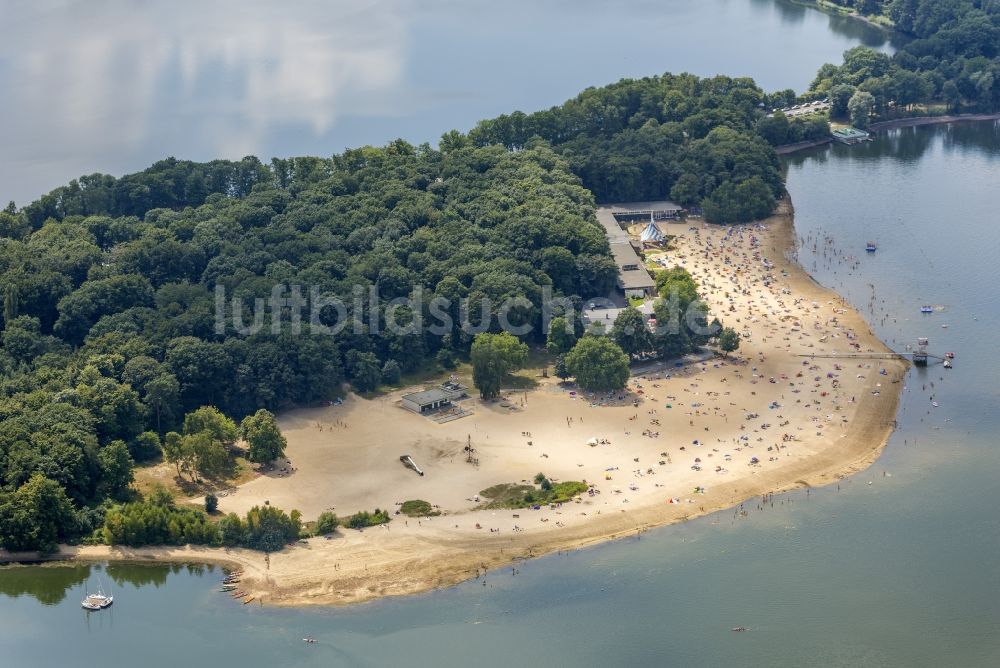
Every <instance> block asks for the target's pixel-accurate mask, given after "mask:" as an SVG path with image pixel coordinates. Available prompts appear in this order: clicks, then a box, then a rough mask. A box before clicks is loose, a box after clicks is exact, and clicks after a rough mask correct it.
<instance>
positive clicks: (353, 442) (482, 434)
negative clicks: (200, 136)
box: [58, 201, 906, 605]
mask: <svg viewBox="0 0 1000 668" xmlns="http://www.w3.org/2000/svg"><path fill="white" fill-rule="evenodd" d="M667 231H668V233H669V234H670V235H674V236H675V238H674V240H673V245H672V247H671V250H670V251H669V252H668V253H667V255H666V257H667V260H666V262H667V266H673V265H674V264H680V265H681V266H684V267H685V268H687V269H688V270H689V271H690V272H691V273H692V274H693V275H694V277H695V279H696V280H698V282H699V283H700V284H701V287H702V293H703V294H704V295H705V296H706V298H707V301H708V303H709V305H710V307H711V310H712V314H713V315H717V316H718V317H720V318H721V319H722V320H723V321H724V322H725V324H726V325H728V326H732V327H734V328H736V329H737V331H739V332H741V333H742V334H743V335H744V340H743V341H742V345H741V348H740V350H739V351H738V352H737V353H735V354H734V355H732V356H731V357H730V359H727V360H724V359H721V358H715V359H708V360H706V361H704V362H693V363H689V364H686V365H685V366H683V367H677V366H675V365H674V364H672V363H671V364H668V365H667V364H662V363H661V364H659V365H651V366H649V367H646V368H644V369H643V370H642V371H641V372H637V373H636V374H635V375H634V376H633V378H632V379H631V380H630V382H629V386H628V389H627V391H626V392H623V393H620V394H616V395H615V396H613V397H588V396H584V395H583V394H576V393H575V392H574V390H575V389H576V388H575V387H563V386H560V385H559V384H558V383H557V382H555V379H540V384H539V386H538V388H537V389H534V390H530V391H527V392H523V391H519V392H512V393H510V394H508V395H507V396H506V397H505V401H504V402H502V403H492V404H484V403H482V402H480V401H479V400H478V399H477V398H473V399H469V400H467V401H466V402H465V404H466V406H467V408H468V409H469V410H471V411H472V415H470V416H467V417H464V418H462V419H458V420H454V421H452V422H447V423H444V424H438V423H436V422H434V421H432V420H429V419H427V418H426V417H422V416H419V415H416V414H413V413H411V412H408V411H406V410H404V409H403V408H401V407H400V406H399V404H398V401H399V397H400V395H401V394H402V392H397V393H394V394H390V395H387V396H383V397H379V398H377V399H374V400H365V399H361V398H358V397H356V396H350V397H348V398H347V399H346V400H345V402H344V403H343V404H342V405H336V406H328V407H323V408H311V409H300V410H295V411H292V412H290V413H287V414H284V415H282V416H280V424H281V427H282V429H283V431H284V433H285V435H286V436H287V438H288V443H289V445H288V450H287V455H288V460H289V463H288V464H287V465H286V467H285V468H286V469H287V470H286V471H285V472H284V473H283V472H282V471H281V470H280V469H279V470H278V471H276V472H275V473H273V474H268V475H261V476H259V477H257V478H256V479H254V480H252V481H250V482H248V483H246V484H244V485H242V486H241V487H239V488H238V489H237V490H236V491H235V492H234V493H231V494H227V495H226V496H224V497H223V498H221V499H220V510H222V511H224V512H230V511H232V512H237V513H243V512H245V511H246V510H247V509H249V508H250V507H251V506H253V505H258V504H262V503H264V502H265V501H267V502H269V503H270V504H271V505H274V506H277V507H280V508H284V509H292V508H298V509H299V510H300V511H301V512H302V513H303V515H304V517H305V518H307V519H313V518H315V517H316V516H317V515H318V514H319V513H320V512H322V511H324V510H333V511H334V512H336V513H337V514H338V515H339V516H341V517H343V516H347V515H350V514H353V513H355V512H357V511H359V510H371V509H373V508H375V507H380V508H388V509H389V510H390V512H394V511H395V510H396V509H397V508H398V504H400V503H401V502H403V501H405V500H408V499H423V500H426V501H428V502H430V503H431V504H433V505H434V506H436V508H437V509H438V510H439V511H440V512H441V513H442V514H441V515H440V516H436V517H432V518H407V517H405V516H403V515H398V516H395V518H394V520H393V521H392V522H391V523H390V524H388V525H385V526H382V527H374V528H369V529H365V530H364V531H355V530H351V529H344V528H341V529H339V530H338V531H337V533H336V534H334V535H333V536H332V537H330V538H329V539H327V538H313V539H310V540H308V541H303V542H300V543H299V544H296V545H295V546H292V547H289V548H287V549H285V550H284V551H282V552H280V553H276V554H272V555H270V557H269V558H265V556H264V555H263V554H261V553H257V552H251V551H247V550H228V549H210V548H159V549H158V548H146V549H122V548H111V547H104V546H94V547H89V546H88V547H80V548H68V549H66V550H64V551H63V553H61V554H60V555H58V556H60V557H62V558H65V557H75V558H80V559H94V560H102V559H133V560H169V561H199V562H202V561H203V562H212V563H225V564H230V565H233V566H238V567H239V568H241V569H242V570H243V571H244V575H243V585H245V587H244V588H245V589H247V590H248V591H250V592H252V593H253V594H254V595H255V596H257V597H258V598H259V599H261V600H262V602H263V604H264V605H307V604H323V605H329V604H348V603H355V602H359V601H365V600H369V599H373V598H378V597H383V596H395V595H404V594H412V593H416V592H422V591H427V590H430V589H434V588H438V587H443V586H448V585H452V584H455V583H457V582H460V581H462V580H465V579H468V578H473V577H478V576H480V575H483V574H484V570H489V569H494V568H498V567H506V568H508V569H509V568H511V563H512V561H515V560H519V559H523V558H528V557H533V556H539V555H543V554H546V553H549V552H553V551H557V550H567V549H573V548H577V547H581V546H585V545H590V544H594V543H597V542H601V541H606V540H612V539H615V538H621V537H626V536H633V535H635V534H636V533H637V532H641V531H643V530H645V529H648V528H650V527H655V526H661V525H666V524H670V523H673V522H679V521H682V520H685V519H689V518H692V517H696V516H699V515H704V514H706V513H710V512H713V511H716V510H719V509H724V508H728V507H732V506H733V505H736V504H738V503H740V502H742V501H744V500H746V499H750V498H753V497H759V496H762V495H765V494H768V493H771V492H778V491H783V490H788V489H791V488H796V487H802V486H807V485H808V486H817V485H824V484H828V483H830V482H833V481H835V480H837V479H839V478H840V477H842V476H845V475H848V474H851V473H853V472H856V471H859V470H861V469H863V468H865V467H866V466H868V465H869V464H870V463H871V462H873V461H874V460H875V458H876V457H877V456H878V455H879V453H880V452H881V449H882V447H883V446H884V444H885V442H886V440H887V438H888V436H889V434H890V433H891V430H892V424H893V419H894V415H895V412H896V407H897V402H898V399H899V395H900V392H901V390H902V383H901V380H902V377H903V374H904V372H905V369H906V364H905V363H904V362H902V361H900V360H897V359H867V358H856V359H844V358H841V359H832V358H831V357H824V355H836V354H845V353H858V352H861V353H866V352H875V353H882V352H886V351H887V350H888V349H887V348H886V347H885V346H884V345H883V344H882V343H881V342H880V341H878V340H877V339H876V338H875V337H874V335H873V334H872V333H871V332H870V330H869V327H868V325H867V323H865V321H864V320H863V319H862V317H861V316H860V315H859V314H858V313H856V312H855V311H854V310H853V309H851V308H850V307H848V306H847V305H846V304H845V303H844V302H843V300H842V299H841V298H840V297H839V296H838V295H837V294H835V293H834V292H831V291H829V290H826V289H824V288H822V287H821V286H819V285H817V284H816V283H815V282H814V281H813V280H812V279H811V278H810V277H809V276H808V275H807V274H806V273H805V272H804V271H803V270H802V269H801V268H800V267H799V266H798V265H797V264H796V263H795V262H794V261H793V260H792V259H790V257H791V252H792V250H793V248H794V231H793V226H792V211H791V205H790V203H789V202H787V201H786V202H783V203H782V205H781V208H780V209H779V211H778V212H777V213H776V214H775V215H774V216H772V217H771V218H769V219H768V220H766V221H764V222H763V223H762V224H761V225H755V226H744V227H738V228H726V227H717V226H709V225H706V224H703V223H701V222H700V221H696V222H691V221H687V222H684V223H675V224H670V225H669V229H668V230H667ZM810 355H815V357H809V356H810ZM411 390H412V388H411ZM593 439H597V441H598V445H596V446H591V445H588V442H591V441H592V440H593ZM467 444H470V445H471V446H472V447H473V448H474V450H475V457H476V458H477V460H478V463H477V464H473V463H469V462H468V461H466V460H467V457H466V453H465V451H464V448H465V447H466V445H467ZM402 454H409V455H412V457H413V458H414V460H415V461H416V462H417V463H418V465H419V466H420V467H421V468H422V469H423V470H424V472H425V475H424V476H418V475H417V474H416V473H414V472H413V471H411V470H409V469H407V468H405V467H403V466H402V465H401V464H400V462H399V456H400V455H402ZM539 472H542V473H544V474H545V475H546V476H548V477H549V478H551V479H552V480H554V481H562V480H582V481H586V482H587V483H588V484H590V485H592V487H593V493H592V494H583V495H582V496H581V497H580V498H579V499H578V500H577V501H575V502H573V503H567V504H564V505H562V506H561V507H555V508H551V507H543V508H541V509H539V510H530V509H521V510H499V509H483V508H482V506H481V504H482V503H483V502H485V499H481V498H479V497H478V496H477V495H478V494H479V492H480V490H483V489H485V488H488V487H490V486H492V485H495V484H498V483H511V482H522V481H526V482H527V481H530V480H531V479H532V478H533V477H534V476H535V474H536V473H539Z"/></svg>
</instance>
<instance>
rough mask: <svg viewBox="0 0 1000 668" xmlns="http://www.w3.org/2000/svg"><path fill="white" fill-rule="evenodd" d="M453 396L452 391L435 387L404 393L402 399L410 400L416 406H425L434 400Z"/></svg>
mask: <svg viewBox="0 0 1000 668" xmlns="http://www.w3.org/2000/svg"><path fill="white" fill-rule="evenodd" d="M453 396H454V394H453V393H451V392H447V391H446V390H442V389H440V388H436V387H435V388H433V389H430V390H424V391H423V392H411V393H410V394H404V395H403V399H406V400H407V401H412V402H413V403H415V404H417V405H418V406H426V405H428V404H433V403H434V402H436V401H450V400H451V398H452V397H453Z"/></svg>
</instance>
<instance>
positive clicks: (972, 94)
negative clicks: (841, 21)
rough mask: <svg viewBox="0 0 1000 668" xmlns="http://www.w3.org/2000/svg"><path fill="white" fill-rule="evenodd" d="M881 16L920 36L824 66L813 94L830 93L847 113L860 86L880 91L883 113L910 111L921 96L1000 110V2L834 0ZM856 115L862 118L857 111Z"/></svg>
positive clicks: (876, 101)
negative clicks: (893, 47)
mask: <svg viewBox="0 0 1000 668" xmlns="http://www.w3.org/2000/svg"><path fill="white" fill-rule="evenodd" d="M834 1H836V2H838V4H841V5H845V6H848V7H852V8H854V9H856V10H857V11H859V12H860V13H862V14H866V15H871V16H877V17H881V18H882V19H884V20H887V21H889V22H891V23H892V25H893V26H894V27H895V28H896V30H899V31H900V32H903V33H906V34H908V35H911V36H913V38H914V39H912V40H910V41H908V42H907V43H906V44H903V45H902V46H901V47H900V48H899V49H898V50H897V51H896V53H895V54H893V55H892V56H888V55H886V54H884V53H881V52H878V51H875V50H873V49H869V48H867V47H862V46H859V47H855V48H853V49H850V50H848V51H847V52H846V53H844V60H843V63H842V64H841V65H839V66H837V65H832V64H827V65H824V66H823V67H821V68H820V70H819V73H818V74H817V75H816V79H815V80H814V81H813V83H812V86H811V90H810V95H811V96H820V97H821V96H825V95H829V96H830V97H831V98H834V99H832V100H831V102H834V107H833V109H832V112H833V113H834V115H836V116H840V117H846V115H847V112H848V111H849V110H848V109H847V108H846V104H847V102H846V101H847V100H848V99H850V97H851V95H853V94H854V93H855V92H857V91H861V92H864V93H868V94H869V95H871V96H872V99H871V105H872V109H873V111H874V112H875V113H876V114H878V115H880V116H891V115H893V114H898V113H907V110H908V109H909V107H910V105H912V104H914V103H916V102H941V103H944V104H946V105H948V107H950V108H951V109H952V110H960V109H968V110H970V111H995V110H996V109H1000V3H996V2H988V1H983V0H839V1H838V0H834ZM851 117H852V119H854V118H856V116H855V114H854V113H851Z"/></svg>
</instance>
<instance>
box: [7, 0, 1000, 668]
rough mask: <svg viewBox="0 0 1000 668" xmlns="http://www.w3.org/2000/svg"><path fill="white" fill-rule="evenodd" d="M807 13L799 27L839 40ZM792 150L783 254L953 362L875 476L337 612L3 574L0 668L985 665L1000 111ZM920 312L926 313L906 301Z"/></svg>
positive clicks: (909, 412)
mask: <svg viewBox="0 0 1000 668" xmlns="http://www.w3.org/2000/svg"><path fill="white" fill-rule="evenodd" d="M637 5H638V3H637ZM669 5H670V3H665V5H664V6H669ZM710 5H716V6H722V5H724V6H725V7H726V8H727V9H731V10H732V11H734V12H737V14H738V13H739V12H750V13H751V14H753V15H755V16H757V13H758V12H759V13H760V16H770V17H771V19H770V20H771V21H772V22H773V26H772V30H773V32H774V34H778V32H781V34H782V35H784V34H785V31H787V34H788V37H787V38H784V37H783V38H782V39H785V42H786V43H789V44H791V43H794V42H795V40H797V39H799V37H798V36H797V34H798V31H799V30H800V29H808V28H803V25H806V24H809V25H811V24H812V22H813V21H814V19H813V18H810V17H811V16H812V15H811V14H809V13H806V14H803V15H798V14H796V15H795V16H799V17H800V18H799V19H798V21H799V23H798V24H797V25H794V26H793V25H787V24H785V23H783V22H784V21H786V20H787V18H786V14H785V13H784V12H785V11H786V10H787V11H793V10H792V9H789V8H787V7H786V8H785V9H779V8H780V7H784V6H779V5H775V4H773V3H764V2H754V3H750V4H747V3H743V2H728V3H711V2H706V3H704V6H710ZM638 6H642V7H646V8H647V11H652V5H645V4H643V5H638ZM699 6H702V3H699ZM747 7H749V8H750V9H747ZM456 11H458V10H456ZM706 11H708V10H706ZM759 18H760V17H759V16H758V19H759ZM821 19H822V20H821V25H822V26H823V27H824V30H825V31H826V32H825V33H817V35H819V36H818V37H817V36H814V39H826V37H823V35H827V37H829V36H830V35H832V38H831V39H834V40H841V39H843V36H841V35H837V34H834V33H832V32H831V31H830V30H829V27H827V26H828V24H827V19H826V18H825V17H821ZM761 20H762V19H761ZM689 37H690V36H689ZM706 39H708V38H706ZM712 41H713V43H715V44H719V43H725V42H724V41H719V40H718V39H712ZM766 41H767V40H762V42H766ZM812 46H813V48H819V47H817V46H816V45H812ZM762 48H763V47H762ZM831 48H832V45H831ZM837 48H840V47H837ZM755 55H756V54H749V55H748V58H750V57H755ZM733 58H734V62H735V61H736V60H737V58H736V57H735V56H734V57H733ZM824 58H825V57H821V58H819V60H823V59H824ZM745 63H746V61H744V64H745ZM817 64H818V62H817V63H811V64H810V65H809V67H808V68H803V75H802V76H803V77H805V78H808V76H807V75H806V74H805V70H806V69H809V70H812V69H815V66H816V65H817ZM799 65H800V63H783V62H774V63H771V64H770V66H769V68H765V69H767V71H769V72H771V74H772V75H774V73H775V72H776V71H778V70H779V69H780V68H782V67H786V66H787V67H788V69H789V71H792V72H793V73H794V71H795V70H796V68H797V67H798V66H799ZM666 67H667V66H666V65H664V66H660V65H657V66H655V67H653V68H651V70H650V71H655V70H659V69H666ZM720 67H721V65H720ZM675 69H676V68H675ZM624 73H626V72H622V74H624ZM755 74H760V73H757V72H755ZM614 76H617V75H613V76H609V77H606V78H608V79H611V78H614ZM793 78H794V74H793ZM539 103H541V100H540V101H539ZM524 106H525V107H526V108H529V107H530V105H528V104H525V105H524ZM535 106H540V104H539V105H535ZM471 120H472V119H465V121H466V122H464V123H463V124H464V125H468V123H469V122H471ZM456 124H458V123H456ZM787 164H788V187H789V190H790V192H791V194H792V196H793V199H794V202H795V206H796V211H797V213H796V225H797V230H798V232H799V234H800V235H802V236H803V237H804V238H806V239H807V240H808V241H807V242H806V244H804V246H803V247H802V249H801V250H800V260H801V261H802V263H803V264H804V265H805V266H806V267H807V268H808V269H810V270H811V271H812V272H813V274H814V276H815V277H816V278H817V279H818V280H819V281H821V282H822V283H824V284H826V285H830V286H832V287H835V288H836V289H838V290H840V291H841V292H842V293H843V294H845V295H847V296H848V298H849V299H850V300H851V301H852V302H853V303H854V304H855V305H856V306H857V307H858V308H859V309H861V310H862V311H863V312H864V313H865V314H866V315H867V316H868V317H869V319H870V321H871V322H872V324H873V327H874V328H875V330H876V332H878V333H879V335H880V336H882V337H883V338H884V339H886V340H889V341H890V342H891V341H893V340H895V342H896V343H895V344H894V345H896V346H897V347H899V348H900V349H902V347H903V346H904V345H905V344H906V343H907V342H910V341H915V339H916V337H918V336H927V337H929V338H930V339H931V347H932V349H933V350H934V351H937V352H943V351H946V350H954V351H955V352H956V353H957V359H956V364H955V367H956V368H955V369H954V370H952V371H945V370H944V369H942V368H941V367H940V366H933V367H930V368H928V369H926V370H913V371H911V372H910V373H909V375H908V378H907V391H906V392H905V394H904V396H903V400H902V403H901V407H900V411H899V415H898V417H899V429H898V430H897V431H896V433H895V434H894V436H893V437H892V439H891V441H890V444H889V446H888V447H887V449H886V451H885V453H884V455H883V456H882V457H881V458H880V459H879V461H878V462H877V463H876V464H875V465H874V466H873V467H872V468H870V469H868V470H867V471H865V472H863V473H861V474H859V475H857V476H854V477H852V478H850V479H848V480H845V481H843V482H842V483H841V484H840V485H839V486H837V485H834V486H832V487H827V488H823V489H818V490H813V491H812V492H811V493H809V494H806V493H805V492H795V493H791V494H788V495H783V496H778V497H776V498H775V500H774V504H773V506H768V507H766V508H764V509H758V508H757V502H756V501H753V502H750V503H748V504H746V506H745V507H744V510H746V511H747V515H746V516H745V517H743V516H738V515H737V513H736V510H735V509H731V510H728V511H722V512H719V513H716V514H715V515H712V516H709V517H705V518H702V519H700V520H696V521H693V522H690V523H687V524H683V525H678V526H673V527H666V528H663V529H659V530H655V531H651V532H649V533H646V534H644V535H643V537H642V539H641V540H636V539H630V540H626V541H621V542H618V543H613V544H607V545H603V546H600V547H596V548H592V549H587V550H581V551H578V552H574V553H571V554H568V555H554V556H550V557H546V558H542V559H538V560H534V561H531V562H527V563H525V564H524V565H523V566H522V567H521V571H520V574H519V575H518V577H516V578H512V577H510V575H509V573H503V572H500V573H495V574H493V575H491V576H489V577H488V584H487V586H485V587H484V586H482V585H481V584H480V583H476V582H471V583H466V584H463V585H460V586H458V587H454V588H451V589H448V590H445V591H440V592H434V593H431V594H427V595H422V596H416V597H410V598H406V599H398V600H384V601H379V602H376V603H373V604H367V605H362V606H357V607H353V608H348V609H315V610H278V609H270V608H267V607H263V608H261V607H257V606H255V605H248V606H240V605H238V604H234V603H233V601H232V600H230V599H229V598H228V597H226V596H225V595H223V594H219V593H216V592H215V591H214V590H215V589H217V587H218V581H219V578H220V574H219V571H217V570H216V571H212V570H210V569H207V568H200V567H194V568H190V569H189V568H187V567H173V568H167V567H140V566H123V565H111V566H108V567H89V566H84V565H76V566H72V567H26V568H14V569H9V570H3V571H0V648H2V649H0V652H2V654H0V657H2V658H0V665H3V666H7V665H10V666H17V667H18V668H20V667H25V668H33V667H35V666H38V667H48V666H64V665H70V664H71V663H79V662H81V661H89V660H94V657H96V656H100V663H101V664H102V665H103V666H107V667H109V668H114V667H117V666H123V667H124V666H134V665H143V666H144V667H145V668H159V667H161V666H162V667H168V666H169V667H170V668H175V667H176V666H178V665H182V666H184V665H187V666H207V665H216V666H229V665H239V666H243V667H245V668H258V667H272V666H451V665H459V664H471V665H476V666H503V667H508V666H510V665H512V664H519V665H529V666H531V665H552V666H566V665H579V666H592V665H606V666H762V667H763V666H767V667H784V666H787V667H800V666H813V665H815V666H844V667H847V666H851V667H854V666H879V667H897V666H898V667H900V668H903V667H912V666H917V667H922V666H927V667H928V668H930V667H938V666H963V667H966V666H972V667H978V666H983V667H987V666H989V667H992V666H997V665H1000V634H998V631H997V628H998V624H1000V599H998V597H997V592H998V591H1000V560H998V559H997V554H1000V515H998V513H997V511H996V508H997V507H998V506H1000V485H998V483H997V480H996V473H995V472H996V471H997V470H998V469H1000V447H998V445H1000V443H998V440H1000V438H998V436H997V434H1000V414H998V411H997V410H996V407H997V405H998V403H1000V391H998V387H997V384H996V378H997V377H998V376H1000V362H998V361H997V356H996V354H995V351H994V348H995V338H996V332H997V331H1000V295H998V293H997V291H996V290H995V287H994V286H995V285H996V284H997V282H998V280H1000V262H998V261H997V253H998V251H1000V227H998V226H997V224H996V223H997V219H996V212H997V211H998V210H1000V188H998V187H997V186H998V183H1000V179H998V176H1000V125H998V124H996V123H979V124H969V125H954V126H941V127H932V128H920V129H908V130H898V131H895V132H893V133H891V134H888V135H881V136H880V137H879V138H878V140H877V141H875V142H872V143H870V144H866V145H862V146H856V147H851V148H848V147H842V146H831V147H824V148H820V149H816V150H813V151H810V152H807V153H802V154H798V155H795V156H792V157H790V158H789V159H788V160H787ZM5 169H6V167H5ZM828 238H829V239H830V240H831V241H830V242H829V243H827V242H826V239H828ZM813 240H817V243H816V250H815V251H813V250H812V248H813V245H812V244H813ZM868 240H875V241H877V242H878V245H879V250H878V252H877V253H875V254H872V255H870V256H869V255H866V254H865V253H864V250H863V249H864V245H865V242H866V241H868ZM845 256H855V257H856V260H857V262H858V263H859V264H858V265H857V267H856V268H853V269H851V268H850V267H851V266H852V263H851V262H850V261H847V260H844V257H845ZM871 285H874V286H875V294H874V297H873V295H872V287H870V286H871ZM925 303H928V304H934V305H935V306H937V307H938V308H939V311H938V312H936V313H934V314H933V315H928V316H922V315H921V314H920V313H919V308H920V306H921V305H922V304H925ZM887 314H888V315H889V317H886V316H887ZM893 318H895V320H894V319H893ZM944 324H947V325H948V328H942V327H941V325H944ZM932 384H933V386H932ZM931 397H933V400H934V401H936V402H938V404H939V406H938V407H937V408H935V407H933V406H932V405H931ZM99 578H100V579H101V580H103V581H104V583H105V588H107V587H108V583H109V582H110V583H111V584H110V586H111V588H112V589H113V591H114V594H115V596H116V601H117V602H116V603H115V605H114V606H113V607H112V608H111V609H109V610H107V611H104V612H102V613H99V614H90V615H87V614H86V613H84V612H83V611H82V610H81V609H80V607H79V600H80V599H81V598H82V596H83V594H84V591H85V587H86V586H87V583H88V582H89V586H90V587H91V588H93V587H95V586H96V585H97V583H98V579H99ZM738 625H744V626H747V627H750V628H751V629H752V630H751V631H750V632H749V633H732V632H731V631H730V628H731V627H734V626H738ZM307 635H311V636H314V637H316V638H317V639H318V640H319V642H318V643H317V644H315V645H306V644H304V643H302V642H301V638H302V637H304V636H307Z"/></svg>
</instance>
